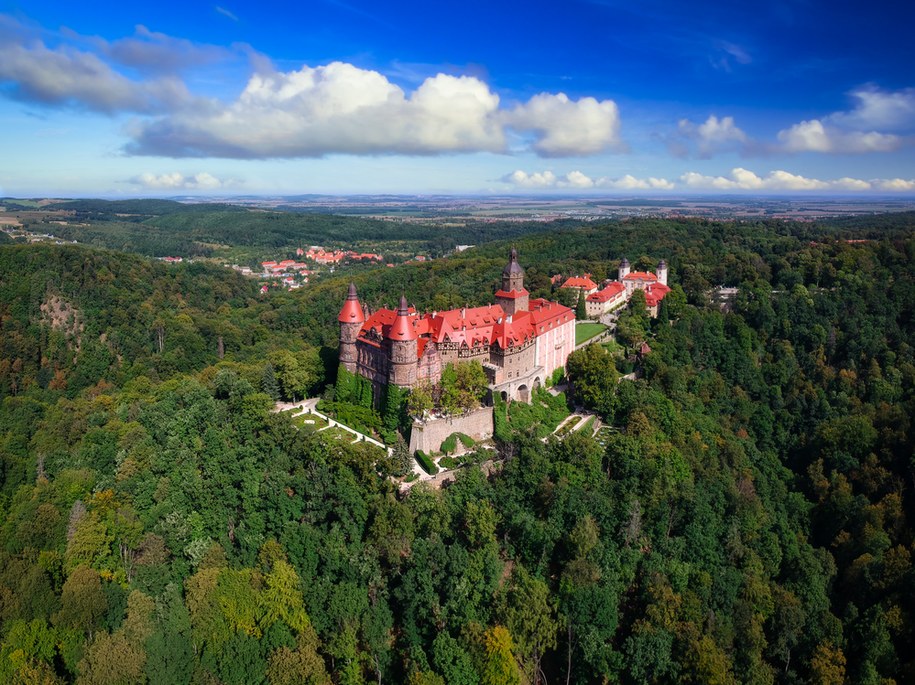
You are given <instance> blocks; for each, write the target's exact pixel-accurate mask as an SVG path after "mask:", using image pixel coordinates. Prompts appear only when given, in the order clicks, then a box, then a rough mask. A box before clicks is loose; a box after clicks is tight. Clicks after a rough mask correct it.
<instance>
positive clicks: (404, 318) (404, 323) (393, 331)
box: [387, 295, 416, 341]
mask: <svg viewBox="0 0 915 685" xmlns="http://www.w3.org/2000/svg"><path fill="white" fill-rule="evenodd" d="M387 337H388V339H389V340H397V341H401V340H416V329H415V328H413V322H412V321H411V320H410V308H409V306H407V298H406V297H405V296H403V295H401V296H400V306H399V307H398V308H397V317H396V318H395V319H394V323H392V324H391V328H390V329H389V330H388V335H387Z"/></svg>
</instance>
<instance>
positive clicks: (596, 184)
mask: <svg viewBox="0 0 915 685" xmlns="http://www.w3.org/2000/svg"><path fill="white" fill-rule="evenodd" d="M501 180H502V181H503V182H505V183H509V184H511V185H514V186H517V187H519V188H529V189H538V188H557V189H572V190H585V189H589V188H605V189H610V190H671V189H673V188H674V184H673V183H671V182H670V181H668V180H667V179H664V178H635V177H634V176H632V175H630V174H626V175H625V176H623V177H622V178H617V179H612V178H606V177H601V178H597V179H593V178H591V177H590V176H587V175H586V174H583V173H582V172H581V171H570V172H569V173H568V174H565V175H563V176H557V175H556V174H554V173H553V172H552V171H535V172H531V173H528V172H526V171H522V170H520V169H519V170H517V171H514V172H512V173H510V174H507V175H505V176H503V177H502V179H501Z"/></svg>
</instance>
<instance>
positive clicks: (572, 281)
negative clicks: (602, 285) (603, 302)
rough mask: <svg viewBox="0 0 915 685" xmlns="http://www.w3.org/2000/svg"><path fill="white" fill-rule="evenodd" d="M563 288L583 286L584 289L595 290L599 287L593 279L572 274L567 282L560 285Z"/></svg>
mask: <svg viewBox="0 0 915 685" xmlns="http://www.w3.org/2000/svg"><path fill="white" fill-rule="evenodd" d="M560 287H562V288H582V289H583V290H594V288H596V287H597V283H595V282H594V281H592V280H591V279H590V278H582V277H581V276H572V277H571V278H569V279H567V280H566V282H565V283H563V284H562V286H560Z"/></svg>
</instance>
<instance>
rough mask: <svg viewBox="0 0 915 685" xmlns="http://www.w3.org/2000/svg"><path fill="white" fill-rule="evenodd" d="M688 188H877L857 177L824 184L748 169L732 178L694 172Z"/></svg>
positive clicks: (686, 180)
mask: <svg viewBox="0 0 915 685" xmlns="http://www.w3.org/2000/svg"><path fill="white" fill-rule="evenodd" d="M680 181H681V182H682V183H683V185H684V186H686V187H687V188H693V189H703V190H730V191H743V190H752V191H786V192H795V191H811V190H824V191H837V190H838V191H864V190H871V189H873V188H874V182H871V181H864V180H860V179H856V178H848V177H844V178H840V179H837V180H832V181H821V180H819V179H816V178H807V177H805V176H800V175H798V174H792V173H791V172H788V171H782V170H776V171H770V172H769V173H768V174H767V175H766V176H758V175H757V174H755V173H754V172H752V171H750V170H748V169H742V168H740V167H738V168H735V169H732V170H731V173H730V175H728V176H706V175H703V174H700V173H697V172H695V171H690V172H687V173H685V174H683V175H682V176H681V177H680Z"/></svg>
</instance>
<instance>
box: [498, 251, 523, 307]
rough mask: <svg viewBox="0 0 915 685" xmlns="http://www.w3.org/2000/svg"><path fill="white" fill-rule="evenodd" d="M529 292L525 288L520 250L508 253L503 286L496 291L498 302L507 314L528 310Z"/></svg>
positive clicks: (503, 270)
mask: <svg viewBox="0 0 915 685" xmlns="http://www.w3.org/2000/svg"><path fill="white" fill-rule="evenodd" d="M528 295H529V294H528V292H527V290H525V289H524V269H522V268H521V265H520V264H519V263H518V250H516V249H515V248H514V247H513V248H512V249H511V251H510V252H509V253H508V264H506V265H505V268H504V269H502V288H501V289H500V290H499V291H498V292H496V304H498V305H500V306H501V307H502V310H503V311H504V312H505V313H506V314H514V313H515V312H523V311H527V305H528Z"/></svg>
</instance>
